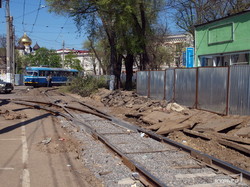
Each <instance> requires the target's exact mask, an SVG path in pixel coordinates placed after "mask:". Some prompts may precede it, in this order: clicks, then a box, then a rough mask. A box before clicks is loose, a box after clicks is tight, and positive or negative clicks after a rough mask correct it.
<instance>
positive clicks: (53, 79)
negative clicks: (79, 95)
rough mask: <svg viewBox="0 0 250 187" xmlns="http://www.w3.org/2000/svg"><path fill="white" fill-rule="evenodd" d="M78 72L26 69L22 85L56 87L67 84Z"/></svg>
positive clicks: (42, 68)
mask: <svg viewBox="0 0 250 187" xmlns="http://www.w3.org/2000/svg"><path fill="white" fill-rule="evenodd" d="M77 75H78V70H75V69H64V68H49V67H26V69H25V75H24V84H25V85H26V86H34V87H41V86H56V85H57V86H58V85H63V84H66V83H69V82H70V80H71V78H72V77H75V76H77Z"/></svg>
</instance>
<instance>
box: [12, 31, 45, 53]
mask: <svg viewBox="0 0 250 187" xmlns="http://www.w3.org/2000/svg"><path fill="white" fill-rule="evenodd" d="M31 44H32V40H31V39H30V37H28V36H27V34H26V33H24V34H23V36H22V37H21V38H20V39H19V41H18V46H17V47H16V49H17V50H18V51H19V53H20V55H27V54H30V53H32V52H35V51H36V50H38V49H39V48H40V46H39V45H38V44H37V43H36V44H35V45H34V46H33V48H32V47H31Z"/></svg>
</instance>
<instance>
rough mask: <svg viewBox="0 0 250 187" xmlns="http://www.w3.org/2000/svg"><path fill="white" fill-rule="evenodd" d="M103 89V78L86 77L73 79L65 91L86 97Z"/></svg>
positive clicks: (105, 82)
mask: <svg viewBox="0 0 250 187" xmlns="http://www.w3.org/2000/svg"><path fill="white" fill-rule="evenodd" d="M103 87H107V81H106V79H105V77H104V76H101V77H96V76H91V75H87V76H84V77H77V78H75V79H74V80H73V81H72V82H71V84H70V85H69V86H68V87H67V91H69V92H72V93H76V94H79V95H81V96H82V97H87V96H90V95H91V94H92V93H94V92H96V91H97V90H98V88H103Z"/></svg>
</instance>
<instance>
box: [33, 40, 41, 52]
mask: <svg viewBox="0 0 250 187" xmlns="http://www.w3.org/2000/svg"><path fill="white" fill-rule="evenodd" d="M37 49H40V46H39V45H38V44H37V42H36V45H34V47H33V50H34V51H36V50H37Z"/></svg>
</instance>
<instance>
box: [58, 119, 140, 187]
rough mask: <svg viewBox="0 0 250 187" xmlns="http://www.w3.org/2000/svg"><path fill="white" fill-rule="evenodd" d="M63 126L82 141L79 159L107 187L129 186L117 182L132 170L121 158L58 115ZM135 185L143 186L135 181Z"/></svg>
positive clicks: (128, 176) (129, 174)
mask: <svg viewBox="0 0 250 187" xmlns="http://www.w3.org/2000/svg"><path fill="white" fill-rule="evenodd" d="M60 121H61V123H62V127H63V128H67V130H68V131H69V132H70V133H71V135H73V136H74V137H75V138H76V139H77V140H79V141H80V142H81V143H82V147H81V149H80V150H81V153H79V156H80V159H82V161H83V164H84V165H85V166H86V167H87V168H89V169H90V171H92V172H93V173H94V175H95V176H96V177H97V178H99V179H100V180H101V181H102V182H103V184H104V186H107V187H127V186H128V187H131V185H132V184H118V183H119V181H121V180H123V179H127V178H131V176H132V173H133V172H132V171H131V170H130V169H128V168H127V167H126V166H125V165H124V164H123V163H122V161H121V159H120V158H119V157H117V156H115V155H114V153H112V152H111V151H110V150H109V149H107V147H106V146H105V145H103V144H102V143H100V142H99V141H97V140H95V139H94V138H93V137H92V136H90V135H89V134H87V133H83V132H82V131H79V132H77V131H76V129H75V128H74V127H73V126H72V125H71V124H70V122H68V121H66V120H64V118H61V117H60ZM135 182H136V183H137V186H138V187H139V186H143V185H142V184H141V183H139V182H138V181H135Z"/></svg>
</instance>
